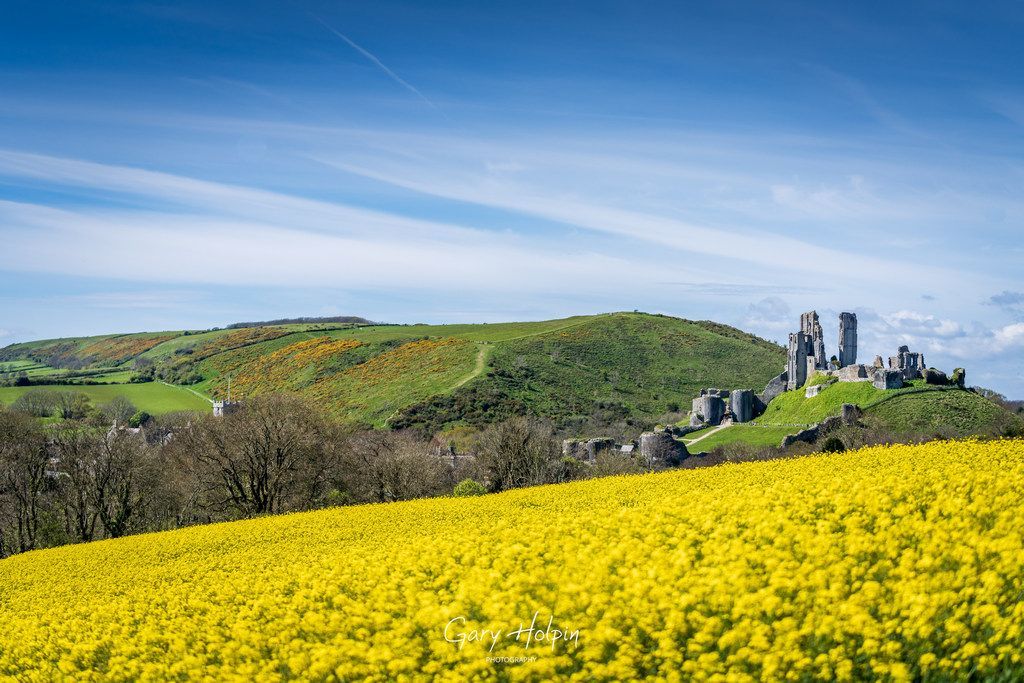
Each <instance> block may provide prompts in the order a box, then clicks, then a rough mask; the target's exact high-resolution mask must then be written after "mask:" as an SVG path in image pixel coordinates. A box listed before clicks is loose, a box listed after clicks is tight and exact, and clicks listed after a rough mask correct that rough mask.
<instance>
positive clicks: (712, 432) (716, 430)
mask: <svg viewBox="0 0 1024 683" xmlns="http://www.w3.org/2000/svg"><path fill="white" fill-rule="evenodd" d="M726 427H732V423H731V422H730V423H728V424H724V425H719V426H718V427H715V428H714V429H712V430H711V431H709V432H704V433H703V434H701V435H700V436H698V437H697V438H696V439H694V440H693V441H686V440H685V439H684V440H683V442H684V443H685V444H686V445H687V446H692V445H693V444H695V443H697V442H698V441H703V440H704V439H706V438H708V437H709V436H711V435H712V434H717V433H718V432H720V431H722V430H723V429H725V428H726Z"/></svg>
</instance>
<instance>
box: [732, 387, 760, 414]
mask: <svg viewBox="0 0 1024 683" xmlns="http://www.w3.org/2000/svg"><path fill="white" fill-rule="evenodd" d="M729 409H730V410H731V411H732V419H733V420H734V421H736V422H750V421H751V420H753V419H754V390H753V389H736V390H734V391H733V392H732V394H730V396H729Z"/></svg>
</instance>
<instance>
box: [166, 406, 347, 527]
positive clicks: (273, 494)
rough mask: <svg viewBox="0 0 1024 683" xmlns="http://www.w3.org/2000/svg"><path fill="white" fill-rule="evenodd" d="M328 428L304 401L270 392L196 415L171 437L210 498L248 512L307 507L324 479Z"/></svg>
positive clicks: (278, 510) (248, 513) (320, 416)
mask: <svg viewBox="0 0 1024 683" xmlns="http://www.w3.org/2000/svg"><path fill="white" fill-rule="evenodd" d="M328 431H329V430H328V428H327V425H326V423H325V421H324V418H323V416H322V415H321V414H320V413H319V412H318V411H317V410H315V409H313V408H312V407H311V406H310V405H309V404H307V403H306V402H305V401H303V400H301V399H299V398H296V397H293V396H285V395H274V396H267V397H258V398H254V399H251V400H250V401H248V402H247V403H246V404H245V406H244V408H243V409H242V410H240V411H238V412H236V413H232V414H231V415H228V416H226V417H223V418H214V417H213V416H204V417H202V418H198V419H197V420H196V421H195V422H194V423H193V424H192V425H191V426H190V427H188V428H186V429H185V430H183V431H182V432H181V433H180V434H176V435H175V440H174V441H175V446H176V448H177V450H178V453H179V456H180V457H182V456H183V458H184V461H185V463H186V464H187V465H188V466H190V467H191V469H192V471H193V472H194V474H195V477H196V478H197V480H198V481H200V482H203V483H204V484H205V489H206V493H207V494H212V495H213V496H214V497H215V502H220V503H222V504H226V505H228V506H230V507H231V508H234V509H235V510H236V511H237V512H238V513H240V514H242V515H245V516H250V515H260V514H265V513H274V512H282V511H286V510H293V509H302V508H304V507H308V505H309V498H310V497H311V496H313V495H315V492H316V491H317V490H318V489H319V488H320V487H321V486H322V484H323V481H324V475H325V465H326V462H327V461H328V455H329V454H328V453H327V449H328V447H329V445H330V444H329V439H327V438H326V435H327V433H328ZM216 499H219V501H218V500H216Z"/></svg>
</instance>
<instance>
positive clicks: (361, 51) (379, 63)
mask: <svg viewBox="0 0 1024 683" xmlns="http://www.w3.org/2000/svg"><path fill="white" fill-rule="evenodd" d="M309 16H311V17H313V18H314V19H316V20H317V21H318V22H320V24H321V25H322V26H323V27H324V28H325V29H327V30H328V31H330V32H331V33H333V34H334V35H336V36H338V37H339V38H341V39H342V40H344V41H345V42H346V43H348V44H349V46H351V47H352V49H353V50H355V51H356V52H358V53H359V54H361V55H362V56H364V57H366V58H367V59H369V60H370V61H371V62H373V63H374V64H376V65H377V67H378V68H380V70H381V71H383V72H384V73H386V74H387V75H388V77H389V78H390V79H391V80H393V81H394V82H395V83H398V84H399V85H400V86H402V87H403V88H405V89H406V90H408V91H409V92H411V93H412V94H413V95H415V96H416V97H418V98H420V99H421V100H423V101H424V102H426V103H427V105H428V106H429V107H431V108H432V109H437V111H441V110H440V109H438V108H437V105H436V104H434V103H433V102H431V101H430V100H429V99H427V96H426V95H424V94H423V93H421V92H420V91H419V90H417V89H416V88H415V86H413V85H412V84H411V83H409V82H408V81H406V80H405V79H403V78H402V77H401V76H399V75H398V74H396V73H395V72H394V71H392V70H391V69H389V68H388V67H387V66H386V65H385V64H384V62H382V61H380V60H379V59H377V57H376V56H375V55H374V54H373V53H372V52H370V51H369V50H366V49H364V48H363V47H361V46H360V45H358V44H357V43H356V42H355V41H353V40H352V39H351V38H349V37H348V36H346V35H345V34H344V33H342V32H341V31H339V30H337V29H336V28H334V27H333V26H331V25H330V24H328V23H327V22H326V21H324V20H323V19H321V18H320V17H318V16H316V15H315V14H310V15H309Z"/></svg>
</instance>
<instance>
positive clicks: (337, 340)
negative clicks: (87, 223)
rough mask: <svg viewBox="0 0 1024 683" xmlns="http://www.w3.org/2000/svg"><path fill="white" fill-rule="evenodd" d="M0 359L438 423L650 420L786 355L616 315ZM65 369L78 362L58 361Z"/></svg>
mask: <svg viewBox="0 0 1024 683" xmlns="http://www.w3.org/2000/svg"><path fill="white" fill-rule="evenodd" d="M131 354H134V355H131ZM0 361H2V362H6V363H32V364H34V365H33V368H34V369H33V370H32V372H34V373H36V377H39V376H45V373H46V372H47V369H49V370H50V371H51V373H52V374H51V379H52V378H54V377H56V378H61V377H66V378H67V381H87V380H89V379H90V378H93V379H95V378H97V377H99V378H102V379H103V380H104V381H127V380H126V378H125V376H124V374H121V375H118V374H117V373H125V372H127V371H128V370H130V369H131V368H132V367H133V366H136V365H138V364H139V363H140V362H141V363H147V362H150V363H153V364H154V365H155V367H156V369H157V376H159V377H164V378H165V379H167V380H168V381H170V382H172V383H188V384H190V385H191V388H192V389H194V390H195V391H197V392H199V393H201V394H203V395H205V396H209V397H215V398H220V397H224V396H226V394H227V388H228V382H229V380H230V383H231V389H232V395H233V397H240V398H244V397H246V396H255V395H259V394H265V393H269V392H276V391H292V392H296V393H299V394H301V395H304V396H307V397H309V398H312V399H315V400H317V401H319V402H321V403H322V404H323V405H324V406H325V407H326V408H327V409H328V410H329V411H330V412H332V413H333V414H335V415H336V416H337V417H339V418H341V419H345V420H350V421H355V422H361V423H367V424H371V425H375V426H384V425H391V426H399V427H419V428H423V429H426V430H430V431H438V430H440V429H442V428H444V427H446V426H451V425H453V424H459V423H473V424H479V423H483V422H487V421H491V420H494V419H500V418H503V417H507V416H509V415H512V414H524V413H525V414H535V415H540V416H545V417H550V418H555V419H560V420H564V419H569V418H572V417H574V416H590V415H593V414H594V413H595V412H602V411H603V412H604V413H606V414H607V415H609V416H611V417H618V418H627V417H628V418H642V419H646V420H650V419H654V418H655V417H657V416H658V415H661V414H663V413H665V412H667V411H670V410H678V409H680V408H687V407H688V406H689V403H690V400H691V399H692V398H693V396H694V395H696V393H697V392H698V391H699V389H700V388H702V387H707V386H719V387H730V388H736V387H744V388H756V389H760V388H761V387H763V386H764V385H765V383H766V382H767V381H768V379H770V378H771V377H772V376H773V375H775V374H777V373H778V371H779V368H780V367H781V365H782V364H783V362H784V352H783V350H782V349H781V347H779V346H778V345H776V344H772V343H770V342H767V341H764V340H762V339H759V338H757V337H754V336H752V335H749V334H746V333H744V332H741V331H739V330H736V329H734V328H730V327H727V326H724V325H720V324H717V323H712V322H706V321H704V322H694V321H688V320H681V319H678V318H670V317H665V316H655V315H647V314H642V313H614V314H606V315H595V316H577V317H572V318H565V319H560V320H548V321H540V322H523V323H502V324H479V325H351V324H348V325H330V324H295V325H278V326H261V327H247V328H241V329H226V330H213V331H206V332H178V333H156V334H133V335H110V336H107V337H93V338H88V339H85V338H82V339H64V340H46V341H40V342H32V343H30V344H19V345H14V346H11V347H7V348H6V349H3V350H0ZM67 367H74V368H75V369H74V370H60V369H58V368H67ZM61 373H64V374H61ZM33 379H35V377H34V378H33ZM139 407H140V408H143V409H147V410H148V408H145V407H144V406H141V405H140V406H139ZM151 412H152V411H151Z"/></svg>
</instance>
